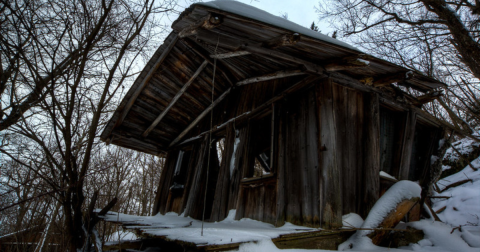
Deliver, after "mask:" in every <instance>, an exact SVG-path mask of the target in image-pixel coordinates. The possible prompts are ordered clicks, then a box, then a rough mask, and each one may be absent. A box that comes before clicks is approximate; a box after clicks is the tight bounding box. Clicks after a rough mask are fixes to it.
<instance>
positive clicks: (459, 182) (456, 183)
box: [440, 179, 473, 193]
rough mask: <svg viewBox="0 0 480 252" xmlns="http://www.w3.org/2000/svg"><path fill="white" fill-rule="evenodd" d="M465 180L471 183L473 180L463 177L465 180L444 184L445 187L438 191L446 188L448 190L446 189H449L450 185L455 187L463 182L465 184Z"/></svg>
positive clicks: (443, 190)
mask: <svg viewBox="0 0 480 252" xmlns="http://www.w3.org/2000/svg"><path fill="white" fill-rule="evenodd" d="M467 182H472V183H473V180H471V179H465V180H460V181H457V182H455V183H453V184H450V185H447V186H445V188H443V189H442V190H441V191H440V193H442V192H445V191H446V190H448V189H450V188H452V187H456V186H459V185H463V184H465V183H467Z"/></svg>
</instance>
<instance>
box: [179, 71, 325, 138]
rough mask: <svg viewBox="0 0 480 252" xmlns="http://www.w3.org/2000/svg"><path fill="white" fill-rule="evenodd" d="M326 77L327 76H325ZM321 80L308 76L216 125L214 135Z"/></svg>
mask: <svg viewBox="0 0 480 252" xmlns="http://www.w3.org/2000/svg"><path fill="white" fill-rule="evenodd" d="M324 77H326V76H324ZM319 78H321V77H318V76H307V77H305V78H303V79H302V80H300V81H299V82H297V83H295V84H293V85H292V86H291V87H289V88H288V89H287V90H285V91H283V92H281V93H280V94H278V95H276V96H274V97H272V98H271V99H270V100H268V101H266V102H265V103H263V104H262V105H260V106H258V107H256V108H255V109H254V110H252V111H249V112H247V113H244V114H242V115H240V116H238V117H235V118H231V119H230V120H228V121H226V122H225V123H222V124H220V125H216V126H214V127H213V128H214V131H213V132H212V133H213V134H215V133H217V132H220V131H222V130H224V129H225V127H226V126H227V124H228V122H231V121H233V120H235V121H236V122H237V124H236V125H237V126H238V125H239V123H238V122H243V121H245V120H247V119H249V118H253V117H255V116H257V115H258V114H260V113H261V112H263V111H264V110H265V109H267V108H268V107H270V106H271V105H272V104H273V103H275V102H276V101H278V100H281V99H283V98H284V97H286V96H287V95H288V94H291V93H293V92H295V91H298V90H300V89H302V88H303V87H305V86H307V85H310V84H311V83H313V82H314V81H315V80H318V79H319ZM209 132H210V131H205V132H202V133H200V134H199V135H198V136H196V137H192V138H190V139H187V140H185V141H184V142H182V143H180V145H184V144H188V143H191V142H193V141H196V140H199V139H201V137H202V136H204V135H206V134H208V133H209Z"/></svg>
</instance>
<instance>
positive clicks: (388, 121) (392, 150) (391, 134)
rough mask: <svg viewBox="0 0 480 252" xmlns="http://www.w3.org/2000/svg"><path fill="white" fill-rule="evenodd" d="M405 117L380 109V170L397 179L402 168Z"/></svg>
mask: <svg viewBox="0 0 480 252" xmlns="http://www.w3.org/2000/svg"><path fill="white" fill-rule="evenodd" d="M404 122H405V115H404V114H403V113H401V112H396V111H392V110H389V109H387V108H383V107H381V108H380V168H381V170H382V171H384V172H386V173H388V174H390V175H392V176H394V177H396V176H398V169H399V166H400V158H401V150H402V143H403V131H404Z"/></svg>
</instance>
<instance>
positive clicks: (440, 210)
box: [435, 206, 447, 214]
mask: <svg viewBox="0 0 480 252" xmlns="http://www.w3.org/2000/svg"><path fill="white" fill-rule="evenodd" d="M445 209H447V206H444V207H442V208H440V209H438V210H437V211H435V213H436V214H439V213H441V212H443V211H445Z"/></svg>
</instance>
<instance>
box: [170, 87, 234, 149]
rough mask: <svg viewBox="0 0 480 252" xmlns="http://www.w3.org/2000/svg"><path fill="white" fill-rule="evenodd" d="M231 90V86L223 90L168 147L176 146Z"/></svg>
mask: <svg viewBox="0 0 480 252" xmlns="http://www.w3.org/2000/svg"><path fill="white" fill-rule="evenodd" d="M230 90H231V88H229V89H227V91H225V92H223V94H222V95H220V97H218V98H217V99H216V100H215V101H214V102H213V103H212V104H211V105H210V106H208V107H207V108H206V109H205V110H204V111H203V112H202V113H201V114H200V115H199V116H198V117H197V118H195V120H193V122H192V123H190V125H188V127H187V128H186V129H184V130H183V131H182V133H180V135H178V136H177V138H175V140H173V141H172V143H171V144H170V145H169V146H168V147H169V148H170V147H172V146H174V145H175V144H176V143H178V141H180V140H181V139H182V137H184V136H185V135H186V134H187V133H188V132H189V131H190V130H191V129H192V128H193V127H195V125H197V123H198V122H199V121H200V120H202V118H203V117H205V116H206V115H207V114H208V112H210V110H212V109H213V108H214V107H215V106H216V105H217V104H218V103H220V102H221V101H222V100H223V99H224V98H225V97H226V96H227V95H228V93H230Z"/></svg>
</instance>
